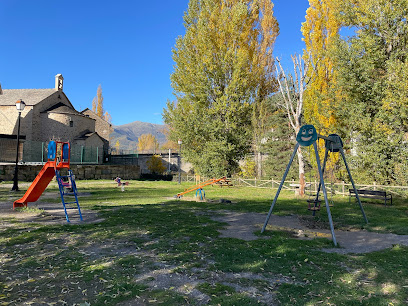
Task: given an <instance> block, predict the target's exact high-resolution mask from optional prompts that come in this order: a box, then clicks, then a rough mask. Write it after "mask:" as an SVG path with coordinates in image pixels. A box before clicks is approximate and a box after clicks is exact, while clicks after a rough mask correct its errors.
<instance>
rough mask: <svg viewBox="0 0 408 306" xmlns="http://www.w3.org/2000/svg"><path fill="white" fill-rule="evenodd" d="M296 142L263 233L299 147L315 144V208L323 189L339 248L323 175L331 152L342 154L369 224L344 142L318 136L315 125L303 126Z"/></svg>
mask: <svg viewBox="0 0 408 306" xmlns="http://www.w3.org/2000/svg"><path fill="white" fill-rule="evenodd" d="M319 138H320V139H324V142H325V154H324V160H323V168H322V167H321V165H320V158H319V152H318V148H317V144H316V142H317V139H319ZM296 141H297V143H296V145H295V148H294V150H293V153H292V156H291V157H290V161H289V164H288V166H287V167H286V170H285V173H284V174H283V177H282V181H281V183H280V185H279V188H278V191H277V192H276V195H275V198H274V199H273V202H272V205H271V207H270V209H269V212H268V216H267V217H266V220H265V223H264V225H263V228H262V231H261V233H263V232H264V231H265V228H266V226H267V224H268V222H269V219H270V217H271V214H272V211H273V208H274V206H275V204H276V201H277V200H278V197H279V194H280V192H281V190H282V187H283V184H284V182H285V179H286V176H287V175H288V172H289V169H290V166H291V165H292V162H293V159H294V158H295V154H296V152H297V150H298V148H299V146H303V147H308V146H310V145H312V144H313V147H314V151H315V155H316V162H317V169H318V171H319V177H320V182H319V187H318V190H317V193H316V197H315V199H314V200H313V202H314V207H316V206H317V203H319V193H320V189H322V191H323V195H324V201H325V204H326V210H327V216H328V219H329V223H330V231H331V235H332V239H333V243H334V245H335V246H337V241H336V236H335V233H334V226H333V220H332V216H331V212H330V206H329V201H328V197H327V191H326V186H325V184H324V178H323V174H324V170H325V167H326V162H327V158H328V154H329V152H331V153H337V152H339V153H340V154H341V156H342V158H343V161H344V164H345V166H346V169H347V173H348V175H349V178H350V182H351V184H352V185H353V189H354V193H355V196H356V198H357V201H358V204H359V206H360V209H361V212H362V214H363V217H364V220H365V222H366V223H368V220H367V217H366V215H365V213H364V209H363V206H362V204H361V201H360V197H359V195H358V191H357V188H356V186H355V184H354V181H353V178H352V176H351V172H350V169H349V167H348V164H347V161H346V156H345V155H344V151H343V142H342V140H341V138H340V136H338V135H336V134H330V135H329V136H322V135H319V134H317V132H316V129H315V127H314V126H313V125H304V126H302V127H301V128H300V130H299V133H298V134H297V136H296ZM313 215H314V212H313Z"/></svg>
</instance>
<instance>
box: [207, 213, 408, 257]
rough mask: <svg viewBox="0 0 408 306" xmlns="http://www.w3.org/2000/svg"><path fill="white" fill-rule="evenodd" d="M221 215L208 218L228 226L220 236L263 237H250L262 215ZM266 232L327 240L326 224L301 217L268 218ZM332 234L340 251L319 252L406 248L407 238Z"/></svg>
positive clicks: (257, 227)
mask: <svg viewBox="0 0 408 306" xmlns="http://www.w3.org/2000/svg"><path fill="white" fill-rule="evenodd" d="M218 212H219V211H218ZM215 213H216V212H215ZM221 213H222V214H221V215H215V216H212V217H211V218H212V219H213V220H216V221H220V222H226V223H228V226H227V227H226V228H225V229H223V230H221V231H220V233H221V237H230V238H237V239H242V240H255V239H262V238H266V237H262V236H261V237H259V236H256V235H255V234H254V232H255V231H260V230H261V229H262V226H263V224H264V222H265V219H266V214H259V213H239V212H233V211H221ZM266 229H267V230H268V229H269V230H281V231H289V232H292V233H293V234H294V236H295V237H298V238H299V239H313V238H316V237H320V238H321V237H324V238H328V239H331V233H330V230H329V226H328V224H325V223H324V222H316V221H313V220H312V219H310V218H305V217H298V216H276V215H271V218H270V219H269V222H268V226H267V227H266ZM335 235H336V239H337V243H338V244H339V246H340V248H335V247H333V248H330V249H323V251H325V252H328V253H340V254H347V253H369V252H374V251H380V250H384V249H387V248H391V247H393V246H394V245H396V244H400V245H406V246H408V235H396V234H382V233H373V232H367V231H365V230H361V231H357V230H353V231H341V230H335Z"/></svg>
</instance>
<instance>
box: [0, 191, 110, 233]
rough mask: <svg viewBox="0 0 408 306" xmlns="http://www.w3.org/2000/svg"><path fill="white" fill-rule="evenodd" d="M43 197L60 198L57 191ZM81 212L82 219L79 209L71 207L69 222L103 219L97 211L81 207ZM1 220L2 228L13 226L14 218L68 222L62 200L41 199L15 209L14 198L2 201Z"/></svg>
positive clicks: (45, 223) (92, 221) (93, 221)
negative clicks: (46, 200) (50, 201)
mask: <svg viewBox="0 0 408 306" xmlns="http://www.w3.org/2000/svg"><path fill="white" fill-rule="evenodd" d="M78 196H88V194H79V195H78ZM42 198H43V199H44V198H48V199H49V198H54V199H56V200H57V199H60V198H59V194H57V193H55V194H54V193H46V194H44V195H43V196H42ZM81 213H82V219H83V220H82V221H81V219H80V217H79V213H78V210H77V209H69V210H68V216H69V221H70V222H69V223H70V224H86V223H97V222H101V221H103V220H102V219H101V218H100V217H99V216H98V214H97V212H95V211H92V210H86V209H81ZM0 220H1V223H0V229H1V228H6V227H10V226H13V224H14V223H13V222H12V221H13V220H18V221H20V222H25V223H37V224H44V225H55V224H67V220H66V217H65V212H64V208H63V206H62V203H61V200H60V201H59V202H57V201H56V202H55V203H48V202H47V203H45V202H42V201H41V199H40V200H39V201H37V202H32V203H28V206H27V209H13V201H12V200H10V201H9V202H0Z"/></svg>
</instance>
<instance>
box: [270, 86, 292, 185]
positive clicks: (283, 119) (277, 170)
mask: <svg viewBox="0 0 408 306" xmlns="http://www.w3.org/2000/svg"><path fill="white" fill-rule="evenodd" d="M268 102H269V113H270V116H269V119H268V125H269V126H270V128H269V130H268V131H267V132H266V133H265V136H264V137H265V138H264V143H263V145H262V152H264V153H266V154H265V155H266V159H265V161H264V163H263V173H264V176H265V177H268V178H273V179H277V180H280V179H282V175H283V173H284V172H285V170H286V166H287V165H288V163H289V159H290V156H291V154H292V152H293V149H294V147H295V144H296V140H295V139H294V137H293V129H292V127H291V126H290V125H289V124H288V118H287V114H286V111H284V109H282V108H281V107H279V105H280V104H281V103H283V102H282V98H281V94H280V93H277V94H275V95H274V96H272V97H271V98H270V99H269V101H268ZM295 158H296V159H295V160H294V164H295V163H297V157H295ZM297 177H298V174H297V171H296V167H294V166H292V167H291V168H290V170H289V174H288V180H295V179H296V178H297Z"/></svg>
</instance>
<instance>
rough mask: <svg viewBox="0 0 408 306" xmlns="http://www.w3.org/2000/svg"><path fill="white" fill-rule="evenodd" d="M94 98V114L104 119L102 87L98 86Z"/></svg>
mask: <svg viewBox="0 0 408 306" xmlns="http://www.w3.org/2000/svg"><path fill="white" fill-rule="evenodd" d="M96 98H97V104H96V114H97V115H98V116H99V117H101V118H104V110H103V95H102V85H100V84H99V86H98V89H97V91H96Z"/></svg>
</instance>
